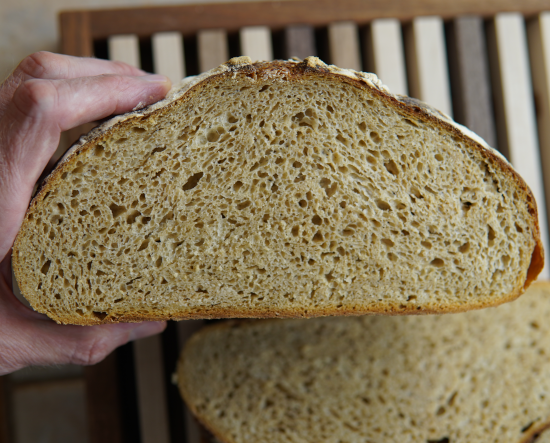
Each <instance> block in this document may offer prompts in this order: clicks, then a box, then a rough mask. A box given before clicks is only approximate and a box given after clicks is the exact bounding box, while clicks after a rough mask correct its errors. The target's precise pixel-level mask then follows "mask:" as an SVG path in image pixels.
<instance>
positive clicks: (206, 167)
mask: <svg viewBox="0 0 550 443" xmlns="http://www.w3.org/2000/svg"><path fill="white" fill-rule="evenodd" d="M13 252H14V253H13V266H14V270H15V274H16V276H17V281H18V282H19V285H20V287H21V290H22V292H23V294H24V295H25V297H26V298H27V299H28V300H29V302H30V303H31V304H32V306H33V307H34V308H35V309H36V310H38V311H40V312H43V313H46V314H47V315H49V316H50V317H51V318H53V319H55V320H56V321H58V322H60V323H77V324H97V323H108V322H117V321H141V320H147V319H167V318H174V319H178V318H199V317H202V318H207V317H275V316H279V317H298V316H306V317H312V316H320V315H339V314H341V315H344V314H348V315H349V314H365V313H384V314H410V313H415V314H416V313H434V312H435V313H437V312H454V311H464V310H468V309H473V308H482V307H486V306H493V305H497V304H500V303H502V302H505V301H509V300H512V299H514V298H516V297H517V296H519V295H520V294H521V293H522V292H523V290H524V288H525V287H526V286H527V285H529V283H530V282H531V281H532V280H533V279H534V278H535V277H536V275H537V274H538V273H539V271H540V269H541V267H542V263H543V253H542V249H541V246H540V239H539V228H538V224H537V210H536V204H535V201H534V199H533V195H532V193H531V191H530V190H529V189H528V187H527V185H526V184H525V182H524V181H523V180H522V179H521V177H520V176H519V175H518V174H517V173H516V172H514V170H513V169H512V168H511V166H510V165H509V164H508V163H507V162H506V160H505V159H504V158H503V157H502V156H500V155H499V154H498V153H497V152H496V151H494V150H492V149H491V148H489V147H488V146H486V145H485V144H484V142H483V141H482V140H480V139H479V138H478V137H477V136H475V135H474V134H472V133H470V132H469V131H468V130H467V129H465V128H463V127H460V126H458V125H456V124H455V123H453V122H452V121H451V120H450V119H448V118H447V117H445V116H443V115H441V114H440V113H438V112H437V111H435V110H433V109H430V108H429V107H427V106H426V105H423V104H421V103H419V102H417V101H415V100H412V99H410V98H408V97H402V96H394V95H392V94H391V93H390V92H389V91H388V90H387V88H386V87H385V86H383V85H382V83H381V82H380V81H379V80H378V79H377V78H376V77H375V76H374V75H373V74H364V73H360V72H354V71H348V70H342V69H339V68H337V67H334V66H327V65H325V64H324V63H322V62H321V61H320V60H318V59H316V58H308V59H306V60H304V61H303V62H297V61H275V62H261V63H254V64H252V63H250V59H249V58H248V57H242V58H238V59H233V60H231V61H230V62H228V63H226V64H224V65H222V66H220V67H219V68H217V69H214V70H212V71H210V72H208V73H206V74H203V75H201V76H199V77H196V78H193V79H190V80H187V81H186V82H184V84H183V85H180V87H179V88H176V89H174V91H173V92H172V93H171V94H170V95H169V97H168V98H167V99H165V100H164V101H161V102H159V103H157V104H155V105H152V106H150V107H148V108H146V109H143V110H140V111H136V112H133V113H130V114H127V115H124V116H120V117H117V118H115V119H114V120H111V121H110V122H108V123H106V124H104V125H103V126H101V127H99V128H98V129H96V130H94V131H92V132H91V133H90V134H89V135H88V136H86V137H84V138H82V139H81V140H80V142H79V143H78V144H77V145H76V146H74V147H73V148H72V150H71V151H70V153H69V154H68V155H67V156H66V157H65V158H64V160H63V161H62V162H61V164H60V165H59V166H58V167H57V168H56V170H55V171H54V172H53V174H52V175H51V176H50V177H49V179H48V180H46V182H45V184H44V185H43V187H42V189H41V191H40V192H39V193H38V194H37V196H36V197H35V198H34V200H33V201H32V203H31V206H30V209H29V211H28V213H27V215H26V217H25V220H24V223H23V225H22V227H21V231H20V233H19V235H18V237H17V239H16V242H15V246H14V251H13Z"/></svg>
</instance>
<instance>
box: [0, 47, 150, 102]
mask: <svg viewBox="0 0 550 443" xmlns="http://www.w3.org/2000/svg"><path fill="white" fill-rule="evenodd" d="M102 74H118V75H130V76H140V75H145V74H146V73H145V71H142V70H141V69H138V68H135V67H133V66H130V65H128V64H126V63H122V62H112V61H109V60H101V59H97V58H81V57H72V56H69V55H61V54H54V53H52V52H46V51H41V52H36V53H34V54H31V55H29V56H28V57H25V58H24V59H23V61H22V62H21V63H19V65H18V66H17V68H15V70H14V71H13V73H12V74H11V75H10V76H9V77H8V79H7V80H6V81H5V82H4V83H3V84H2V85H1V86H0V110H1V109H2V102H5V103H6V102H7V101H9V100H10V99H11V97H12V96H13V93H14V92H15V90H16V89H17V88H18V87H19V85H20V84H21V83H22V82H24V81H25V80H30V79H50V80H54V79H68V78H77V77H89V76H95V75H102Z"/></svg>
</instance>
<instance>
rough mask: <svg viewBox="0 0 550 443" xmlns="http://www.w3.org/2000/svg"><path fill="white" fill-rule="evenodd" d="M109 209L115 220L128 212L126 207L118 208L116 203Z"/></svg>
mask: <svg viewBox="0 0 550 443" xmlns="http://www.w3.org/2000/svg"><path fill="white" fill-rule="evenodd" d="M109 209H110V210H111V212H112V213H113V218H117V217H119V216H121V215H122V214H124V213H125V212H126V208H125V207H124V206H118V205H117V204H115V203H112V204H111V205H110V206H109Z"/></svg>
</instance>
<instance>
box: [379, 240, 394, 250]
mask: <svg viewBox="0 0 550 443" xmlns="http://www.w3.org/2000/svg"><path fill="white" fill-rule="evenodd" d="M381 241H382V243H384V244H385V245H386V246H387V247H388V248H391V247H393V246H394V245H395V243H394V242H393V241H392V240H390V239H389V238H383V239H382V240H381Z"/></svg>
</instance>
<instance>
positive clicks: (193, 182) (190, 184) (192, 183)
mask: <svg viewBox="0 0 550 443" xmlns="http://www.w3.org/2000/svg"><path fill="white" fill-rule="evenodd" d="M203 175H204V174H203V173H202V172H197V173H196V174H193V175H192V176H191V177H189V179H188V180H187V182H186V183H185V184H184V185H183V187H182V189H183V190H184V191H189V190H190V189H193V188H194V187H196V186H197V185H198V184H199V181H200V179H201V178H202V176H203Z"/></svg>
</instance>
